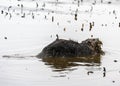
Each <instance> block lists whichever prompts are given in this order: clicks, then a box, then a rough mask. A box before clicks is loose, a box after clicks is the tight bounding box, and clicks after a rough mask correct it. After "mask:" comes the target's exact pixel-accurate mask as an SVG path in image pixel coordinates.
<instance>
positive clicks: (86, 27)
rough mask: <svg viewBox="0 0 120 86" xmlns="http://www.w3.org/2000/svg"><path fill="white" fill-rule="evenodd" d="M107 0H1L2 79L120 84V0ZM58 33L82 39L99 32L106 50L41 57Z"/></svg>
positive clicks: (22, 84)
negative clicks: (76, 55)
mask: <svg viewBox="0 0 120 86" xmlns="http://www.w3.org/2000/svg"><path fill="white" fill-rule="evenodd" d="M85 1H87V0H85ZM103 1H104V3H102V4H101V3H100V2H97V3H96V4H95V5H93V4H91V3H94V1H93V2H92V0H91V2H83V3H80V5H79V6H78V4H77V3H78V2H77V1H74V3H73V1H72V0H69V1H64V0H59V2H56V1H53V0H45V1H44V0H41V1H40V0H34V1H32V0H21V1H16V0H4V1H0V2H1V3H0V11H1V14H0V22H1V23H0V26H1V28H0V85H1V86H62V85H69V86H80V85H82V86H119V85H120V58H119V56H120V40H119V36H120V25H119V23H120V6H119V3H120V2H119V1H118V2H115V0H114V1H113V3H112V4H107V0H106V1H105V0H103ZM18 4H19V5H18ZM37 4H39V6H38V7H36V6H37ZM21 5H23V8H21V7H19V6H21ZM10 6H12V7H10ZM8 8H10V9H9V10H8ZM2 11H3V13H2ZM75 13H77V20H75V16H74V14H75ZM93 22H94V25H93V26H92V29H90V23H92V24H93ZM81 28H82V29H81ZM56 34H58V35H59V37H60V38H64V39H73V40H75V41H78V42H81V41H82V40H85V39H87V38H92V37H91V36H93V37H94V38H99V39H100V40H102V41H103V46H102V48H103V50H104V51H105V55H103V56H101V57H97V59H95V60H92V61H90V60H89V61H86V60H84V57H83V58H82V60H81V59H78V58H76V59H59V58H58V59H56V60H52V59H39V58H37V57H36V55H37V54H38V53H40V52H41V50H42V49H43V48H44V47H45V46H46V45H48V44H49V43H51V42H52V41H54V40H55V39H56ZM5 37H7V39H6V38H5ZM91 59H94V58H91Z"/></svg>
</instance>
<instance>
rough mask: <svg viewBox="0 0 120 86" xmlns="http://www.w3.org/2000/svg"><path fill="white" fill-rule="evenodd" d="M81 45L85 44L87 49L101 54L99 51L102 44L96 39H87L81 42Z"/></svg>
mask: <svg viewBox="0 0 120 86" xmlns="http://www.w3.org/2000/svg"><path fill="white" fill-rule="evenodd" d="M82 43H86V44H87V45H88V47H89V48H90V49H91V50H93V51H94V52H96V53H97V54H103V51H102V49H101V46H102V42H101V41H100V40H99V39H98V38H95V39H87V40H85V41H83V42H82Z"/></svg>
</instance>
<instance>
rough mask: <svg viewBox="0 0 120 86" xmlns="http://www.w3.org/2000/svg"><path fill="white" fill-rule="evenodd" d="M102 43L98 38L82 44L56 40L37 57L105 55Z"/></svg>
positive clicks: (87, 40)
mask: <svg viewBox="0 0 120 86" xmlns="http://www.w3.org/2000/svg"><path fill="white" fill-rule="evenodd" d="M101 45H102V42H101V41H100V40H99V39H98V38H92V39H86V40H84V41H82V42H81V43H78V42H76V41H73V40H65V39H56V40H55V41H53V42H52V43H50V44H49V45H48V46H46V47H45V48H44V49H43V50H42V52H41V53H39V54H38V55H37V57H40V58H45V57H87V56H88V57H89V56H95V55H103V54H104V51H103V50H102V48H101Z"/></svg>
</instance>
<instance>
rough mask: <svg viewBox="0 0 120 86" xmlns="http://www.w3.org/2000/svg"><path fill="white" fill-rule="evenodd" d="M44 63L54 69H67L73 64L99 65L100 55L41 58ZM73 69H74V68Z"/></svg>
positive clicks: (73, 65)
mask: <svg viewBox="0 0 120 86" xmlns="http://www.w3.org/2000/svg"><path fill="white" fill-rule="evenodd" d="M42 61H43V62H45V65H48V66H50V67H51V68H52V69H53V70H54V71H64V70H69V69H71V68H72V67H75V66H100V63H101V56H98V55H97V56H90V57H76V58H50V57H49V58H42ZM73 70H76V68H74V69H73Z"/></svg>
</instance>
